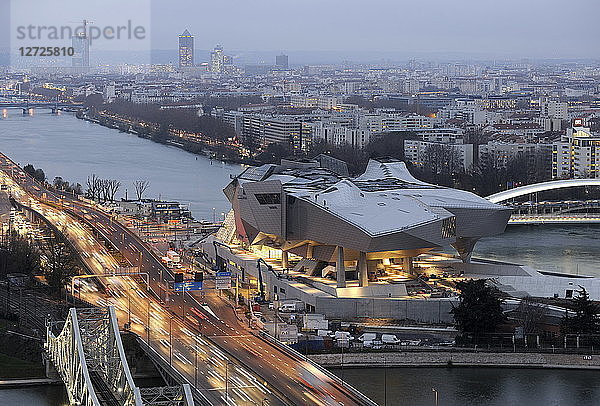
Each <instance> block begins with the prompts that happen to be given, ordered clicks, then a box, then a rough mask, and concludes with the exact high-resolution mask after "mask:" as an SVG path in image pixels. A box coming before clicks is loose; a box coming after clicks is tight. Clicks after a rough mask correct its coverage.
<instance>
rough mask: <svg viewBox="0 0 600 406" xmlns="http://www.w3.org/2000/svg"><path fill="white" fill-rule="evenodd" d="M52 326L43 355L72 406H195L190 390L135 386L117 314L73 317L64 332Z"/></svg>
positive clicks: (85, 312) (84, 312) (74, 313)
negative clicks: (61, 384) (50, 363)
mask: <svg viewBox="0 0 600 406" xmlns="http://www.w3.org/2000/svg"><path fill="white" fill-rule="evenodd" d="M58 327H59V325H58V323H48V325H47V330H46V343H45V350H46V353H47V355H48V357H49V359H50V360H51V361H52V363H53V364H54V366H55V368H56V370H57V371H58V373H59V375H60V377H61V379H62V380H63V382H64V383H65V386H66V388H67V394H68V397H69V402H70V404H74V405H82V406H113V405H114V406H117V405H118V406H130V405H131V406H193V405H194V401H193V398H192V394H191V389H190V386H189V385H188V384H184V385H181V386H171V387H159V388H139V387H137V386H135V383H134V381H133V378H132V376H131V372H130V370H129V366H128V364H127V359H126V358H125V351H124V349H123V344H122V342H121V336H120V334H119V328H118V324H117V317H116V315H115V310H114V308H113V307H112V306H111V307H105V308H85V309H75V308H72V309H70V311H69V315H68V317H67V320H66V321H65V322H64V324H63V326H62V329H60V330H59V331H57V328H58Z"/></svg>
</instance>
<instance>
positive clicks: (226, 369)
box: [225, 360, 233, 403]
mask: <svg viewBox="0 0 600 406" xmlns="http://www.w3.org/2000/svg"><path fill="white" fill-rule="evenodd" d="M229 365H233V362H231V361H229V360H227V362H226V363H225V403H228V402H229V386H228V383H229V377H228V373H229V371H228V369H229Z"/></svg>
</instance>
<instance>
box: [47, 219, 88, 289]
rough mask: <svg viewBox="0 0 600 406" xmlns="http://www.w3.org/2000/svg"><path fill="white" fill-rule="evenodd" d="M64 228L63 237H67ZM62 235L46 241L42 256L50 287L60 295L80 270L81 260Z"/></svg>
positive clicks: (55, 235) (56, 235)
mask: <svg viewBox="0 0 600 406" xmlns="http://www.w3.org/2000/svg"><path fill="white" fill-rule="evenodd" d="M65 233H66V229H65V228H63V230H62V235H66V234H65ZM62 235H58V234H53V235H52V237H51V238H48V239H46V240H45V241H44V244H43V247H42V254H43V256H44V257H45V259H46V260H45V261H44V275H45V277H46V281H47V282H48V285H50V287H51V288H52V289H53V290H54V292H55V293H56V294H57V295H58V294H59V293H60V290H61V288H63V287H64V286H65V285H66V284H68V283H69V282H70V280H71V278H72V277H73V275H76V274H77V272H78V270H79V266H80V265H79V260H78V258H77V257H76V256H75V254H74V253H73V251H72V250H71V248H70V247H69V246H68V244H67V242H66V240H65V239H64V237H62Z"/></svg>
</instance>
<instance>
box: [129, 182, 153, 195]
mask: <svg viewBox="0 0 600 406" xmlns="http://www.w3.org/2000/svg"><path fill="white" fill-rule="evenodd" d="M148 186H150V182H148V181H147V180H136V181H134V182H133V187H134V188H135V195H136V197H137V200H142V197H143V196H144V193H145V192H146V190H147V189H148Z"/></svg>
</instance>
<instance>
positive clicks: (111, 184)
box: [106, 179, 121, 202]
mask: <svg viewBox="0 0 600 406" xmlns="http://www.w3.org/2000/svg"><path fill="white" fill-rule="evenodd" d="M120 187H121V182H119V181H118V180H115V179H107V180H106V197H107V200H110V201H111V202H114V200H115V195H116V194H117V191H118V190H119V188H120Z"/></svg>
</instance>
